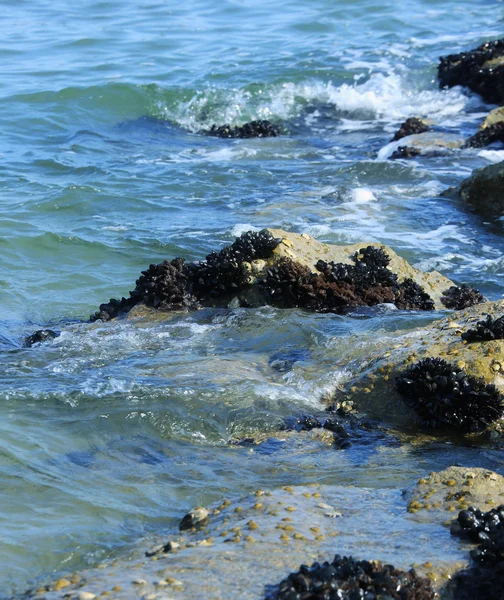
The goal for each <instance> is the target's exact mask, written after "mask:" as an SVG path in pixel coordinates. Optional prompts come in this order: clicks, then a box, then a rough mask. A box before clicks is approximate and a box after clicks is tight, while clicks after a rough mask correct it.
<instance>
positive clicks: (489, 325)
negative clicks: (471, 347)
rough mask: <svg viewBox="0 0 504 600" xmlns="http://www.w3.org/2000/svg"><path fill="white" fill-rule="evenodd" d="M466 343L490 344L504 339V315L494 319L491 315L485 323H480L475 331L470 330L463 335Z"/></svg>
mask: <svg viewBox="0 0 504 600" xmlns="http://www.w3.org/2000/svg"><path fill="white" fill-rule="evenodd" d="M461 337H462V339H463V340H465V341H466V342H489V341H492V340H502V339H504V315H503V316H502V317H499V318H498V319H494V318H493V317H492V316H491V315H487V318H486V319H484V320H483V321H478V322H477V323H476V327H475V328H474V329H468V330H467V331H465V332H464V333H463V334H462V336H461Z"/></svg>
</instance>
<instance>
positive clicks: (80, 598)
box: [76, 592, 96, 600]
mask: <svg viewBox="0 0 504 600" xmlns="http://www.w3.org/2000/svg"><path fill="white" fill-rule="evenodd" d="M76 598H77V600H94V599H95V598H96V594H93V593H91V592H79V593H78V594H77V596H76Z"/></svg>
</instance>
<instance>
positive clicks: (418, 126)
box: [392, 117, 429, 142]
mask: <svg viewBox="0 0 504 600" xmlns="http://www.w3.org/2000/svg"><path fill="white" fill-rule="evenodd" d="M426 131H429V125H428V124H427V123H426V122H425V121H424V120H423V119H419V118H418V117H410V118H409V119H406V121H404V123H403V124H402V125H401V127H400V128H399V130H398V131H396V133H395V135H394V137H393V138H392V141H393V142H395V141H397V140H400V139H402V138H403V137H406V136H408V135H413V134H415V133H425V132H426Z"/></svg>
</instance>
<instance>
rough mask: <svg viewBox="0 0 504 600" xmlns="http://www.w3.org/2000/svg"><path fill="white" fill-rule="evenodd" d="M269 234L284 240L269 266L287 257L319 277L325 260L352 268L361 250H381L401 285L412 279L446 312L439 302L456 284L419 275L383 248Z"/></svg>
mask: <svg viewBox="0 0 504 600" xmlns="http://www.w3.org/2000/svg"><path fill="white" fill-rule="evenodd" d="M268 231H269V232H270V233H271V234H272V235H273V236H274V237H276V238H281V240H282V241H281V243H280V244H279V245H278V246H277V247H276V248H275V250H274V251H273V259H272V260H271V261H270V264H274V263H275V262H277V261H278V259H280V258H282V257H286V258H290V259H292V260H293V261H295V262H297V263H299V264H301V265H304V266H306V267H308V268H309V269H310V271H311V272H312V273H317V269H316V268H315V265H316V264H317V262H318V261H319V260H323V261H324V262H326V263H330V262H334V263H342V264H346V265H352V264H354V260H353V257H354V256H355V255H356V254H358V253H359V251H360V250H361V249H362V248H366V247H368V246H371V247H372V248H376V249H381V250H382V251H383V252H385V253H386V254H387V255H388V256H389V257H390V262H389V264H388V269H389V270H390V271H391V272H392V273H394V274H396V275H397V280H398V282H399V283H402V282H404V281H405V280H406V279H412V280H413V281H414V282H415V283H417V284H418V285H419V286H421V287H422V288H424V290H425V292H427V293H428V294H429V296H430V297H431V298H432V300H433V301H434V305H435V308H443V305H442V303H441V300H440V299H441V296H442V294H443V290H445V289H447V288H449V287H450V286H452V285H454V284H453V282H451V281H450V280H449V279H448V278H446V277H444V275H441V274H440V273H438V272H437V271H430V272H427V273H425V272H422V271H418V270H417V269H415V268H414V267H412V266H411V265H410V264H409V263H408V262H407V261H406V260H404V259H403V258H401V257H400V256H399V255H398V254H396V253H395V252H394V251H393V250H392V249H391V248H389V247H388V246H385V245H384V244H379V243H377V242H360V243H358V244H352V245H349V246H336V245H333V244H323V243H322V242H318V241H317V240H315V239H313V238H311V237H310V236H308V235H306V234H298V233H287V232H286V231H282V230H281V229H268Z"/></svg>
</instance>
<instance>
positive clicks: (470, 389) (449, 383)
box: [396, 358, 503, 433]
mask: <svg viewBox="0 0 504 600" xmlns="http://www.w3.org/2000/svg"><path fill="white" fill-rule="evenodd" d="M396 388H397V391H398V392H399V394H400V395H401V396H402V398H403V400H404V401H405V402H406V403H407V404H408V405H409V406H411V407H412V408H413V409H414V410H415V411H416V413H417V414H418V415H419V417H420V418H421V419H422V421H424V423H425V424H426V425H428V426H429V427H432V428H443V427H447V428H454V429H458V430H459V431H461V432H462V433H474V432H478V431H482V430H483V429H485V428H486V427H488V425H490V424H491V423H492V422H494V421H495V420H497V419H498V418H499V417H501V416H502V413H503V403H502V397H501V395H500V394H499V391H498V390H497V388H496V387H495V386H494V385H492V384H486V383H485V382H484V380H483V379H482V378H479V379H478V378H476V377H473V376H472V375H468V374H467V373H466V371H464V370H463V369H460V368H458V367H456V366H455V365H452V364H450V363H448V362H446V361H445V360H443V359H441V358H424V359H423V360H421V361H420V362H418V363H416V364H415V365H412V366H411V367H409V368H408V369H406V371H405V372H404V373H403V374H402V375H401V376H400V377H398V378H397V379H396Z"/></svg>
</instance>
